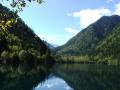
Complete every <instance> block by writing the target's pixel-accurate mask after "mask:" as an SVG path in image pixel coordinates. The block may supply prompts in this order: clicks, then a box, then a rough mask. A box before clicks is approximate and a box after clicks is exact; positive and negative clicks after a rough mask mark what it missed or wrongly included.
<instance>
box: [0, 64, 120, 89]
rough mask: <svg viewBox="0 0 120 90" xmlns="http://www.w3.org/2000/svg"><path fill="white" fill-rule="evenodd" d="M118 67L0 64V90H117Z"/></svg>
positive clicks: (119, 86) (119, 84) (118, 87)
mask: <svg viewBox="0 0 120 90" xmlns="http://www.w3.org/2000/svg"><path fill="white" fill-rule="evenodd" d="M119 77H120V66H110V65H84V64H56V65H54V66H48V65H34V66H29V65H23V64H22V65H14V66H11V65H0V90H120V79H119Z"/></svg>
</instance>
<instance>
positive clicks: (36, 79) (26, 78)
mask: <svg viewBox="0 0 120 90" xmlns="http://www.w3.org/2000/svg"><path fill="white" fill-rule="evenodd" d="M49 72H50V67H48V66H43V65H39V66H28V65H19V66H11V65H8V66H4V65H1V66H0V90H32V89H33V88H34V87H36V86H37V85H38V83H40V82H41V83H42V82H43V81H45V80H46V78H47V77H48V75H49Z"/></svg>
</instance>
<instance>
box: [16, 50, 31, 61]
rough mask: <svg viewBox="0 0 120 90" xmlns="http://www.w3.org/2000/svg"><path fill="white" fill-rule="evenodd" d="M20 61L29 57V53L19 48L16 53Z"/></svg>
mask: <svg viewBox="0 0 120 90" xmlns="http://www.w3.org/2000/svg"><path fill="white" fill-rule="evenodd" d="M18 58H19V60H20V61H26V60H28V59H29V53H28V52H27V51H26V50H21V51H20V52H19V54H18Z"/></svg>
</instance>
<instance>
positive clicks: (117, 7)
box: [114, 2, 120, 15]
mask: <svg viewBox="0 0 120 90" xmlns="http://www.w3.org/2000/svg"><path fill="white" fill-rule="evenodd" d="M114 14H117V15H120V2H119V3H118V4H116V5H115V11H114Z"/></svg>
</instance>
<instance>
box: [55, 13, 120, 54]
mask: <svg viewBox="0 0 120 90" xmlns="http://www.w3.org/2000/svg"><path fill="white" fill-rule="evenodd" d="M119 23H120V16H117V15H114V16H109V17H108V16H104V17H102V18H101V19H99V20H98V21H97V22H95V23H93V24H91V25H90V26H88V27H87V28H85V29H84V30H82V31H81V32H80V33H78V34H77V35H76V36H75V37H73V38H72V39H70V40H69V41H68V42H67V43H66V44H65V45H63V46H60V47H58V48H56V53H57V54H59V55H73V56H74V55H86V54H87V55H88V54H91V53H92V52H93V49H94V48H95V47H96V46H97V44H98V43H99V42H100V41H101V40H103V39H104V38H106V36H107V35H108V34H109V33H111V32H112V31H113V28H115V26H116V25H118V24H119Z"/></svg>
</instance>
